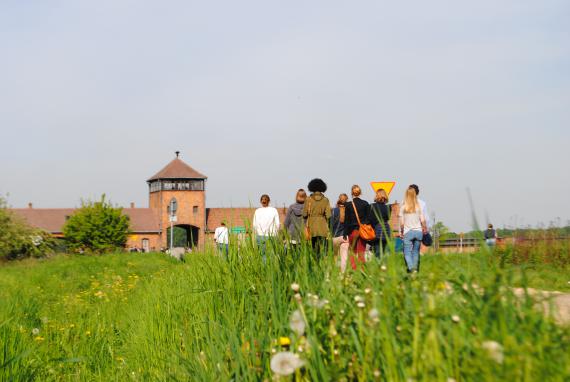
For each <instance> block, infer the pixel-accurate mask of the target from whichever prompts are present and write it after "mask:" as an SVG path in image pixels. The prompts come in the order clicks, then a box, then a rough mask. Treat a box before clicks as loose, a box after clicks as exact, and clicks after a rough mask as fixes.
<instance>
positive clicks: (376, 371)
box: [373, 369, 381, 378]
mask: <svg viewBox="0 0 570 382" xmlns="http://www.w3.org/2000/svg"><path fill="white" fill-rule="evenodd" d="M373 374H374V377H375V378H380V375H381V374H380V370H378V369H376V370H374V373H373Z"/></svg>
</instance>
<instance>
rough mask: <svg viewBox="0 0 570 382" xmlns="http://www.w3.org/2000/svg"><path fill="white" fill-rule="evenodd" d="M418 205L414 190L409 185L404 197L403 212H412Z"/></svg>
mask: <svg viewBox="0 0 570 382" xmlns="http://www.w3.org/2000/svg"><path fill="white" fill-rule="evenodd" d="M418 207H419V203H418V196H417V194H416V190H414V189H413V188H412V187H410V188H408V189H407V190H406V196H405V199H404V212H405V213H407V214H413V213H414V212H416V211H417V210H418Z"/></svg>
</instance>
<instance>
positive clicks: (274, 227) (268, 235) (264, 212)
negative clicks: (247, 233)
mask: <svg viewBox="0 0 570 382" xmlns="http://www.w3.org/2000/svg"><path fill="white" fill-rule="evenodd" d="M270 201H271V199H270V198H269V195H267V194H263V195H261V198H260V202H261V207H259V208H258V209H256V210H255V213H254V214H253V224H252V225H253V232H254V233H255V241H256V243H257V246H258V248H259V251H260V252H261V257H262V258H263V262H265V261H266V259H267V258H266V254H267V244H268V242H269V241H271V240H272V239H273V238H274V237H275V236H276V235H277V232H278V231H279V213H278V212H277V209H276V208H275V207H271V206H269V202H270ZM269 244H270V245H271V244H272V243H269Z"/></svg>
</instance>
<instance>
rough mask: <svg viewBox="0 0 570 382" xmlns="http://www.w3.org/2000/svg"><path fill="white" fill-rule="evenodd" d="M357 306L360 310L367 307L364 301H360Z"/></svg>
mask: <svg viewBox="0 0 570 382" xmlns="http://www.w3.org/2000/svg"><path fill="white" fill-rule="evenodd" d="M356 306H358V307H359V308H361V309H362V308H364V307H365V306H366V304H365V303H363V302H362V301H360V302H359V303H358V304H356Z"/></svg>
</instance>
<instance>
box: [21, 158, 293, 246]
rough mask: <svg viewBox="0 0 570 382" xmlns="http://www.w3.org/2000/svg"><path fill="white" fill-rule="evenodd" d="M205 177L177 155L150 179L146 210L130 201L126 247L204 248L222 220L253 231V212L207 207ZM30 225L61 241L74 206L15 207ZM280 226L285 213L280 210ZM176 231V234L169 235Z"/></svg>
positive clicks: (237, 229)
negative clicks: (171, 242) (129, 231)
mask: <svg viewBox="0 0 570 382" xmlns="http://www.w3.org/2000/svg"><path fill="white" fill-rule="evenodd" d="M206 181H207V177H206V176H205V175H203V174H201V173H200V172H198V171H196V170H195V169H193V168H192V167H190V166H189V165H188V164H187V163H185V162H184V161H183V160H182V159H180V157H179V152H176V157H175V158H174V159H173V160H172V161H171V162H170V163H168V164H167V165H166V166H165V167H164V168H162V169H161V170H160V171H159V172H157V173H156V174H155V175H153V176H152V177H150V178H149V179H148V180H147V185H148V192H149V199H148V207H145V208H136V207H135V205H134V203H131V205H130V207H129V208H123V213H124V214H125V215H127V216H129V219H130V224H131V233H130V234H129V236H128V240H127V244H126V245H127V248H136V249H139V250H143V251H144V252H148V251H158V250H161V249H165V248H168V247H169V246H170V241H171V240H172V241H173V243H174V246H178V247H187V248H195V247H202V246H204V245H205V243H207V242H208V241H211V240H212V239H213V232H214V230H215V229H216V227H218V226H220V225H221V223H222V222H223V221H224V222H226V225H227V226H228V227H229V228H230V230H232V231H233V232H235V233H244V232H248V231H249V227H250V225H251V223H250V222H251V220H252V218H253V213H254V211H255V208H253V207H249V208H207V207H206ZM12 211H13V212H14V213H16V214H17V215H19V216H21V217H22V218H23V219H24V220H25V221H26V222H27V223H28V224H30V225H31V226H34V227H37V228H41V229H43V230H45V231H47V232H49V233H51V234H52V235H54V236H55V237H60V238H62V237H63V226H64V225H65V222H66V220H67V219H69V217H70V216H71V215H72V214H73V213H74V211H75V209H73V208H35V207H34V206H33V205H32V203H30V204H29V205H28V208H15V209H12ZM278 211H279V215H280V219H281V223H283V221H284V218H285V212H286V211H285V209H284V208H279V209H278ZM171 227H172V232H171Z"/></svg>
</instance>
